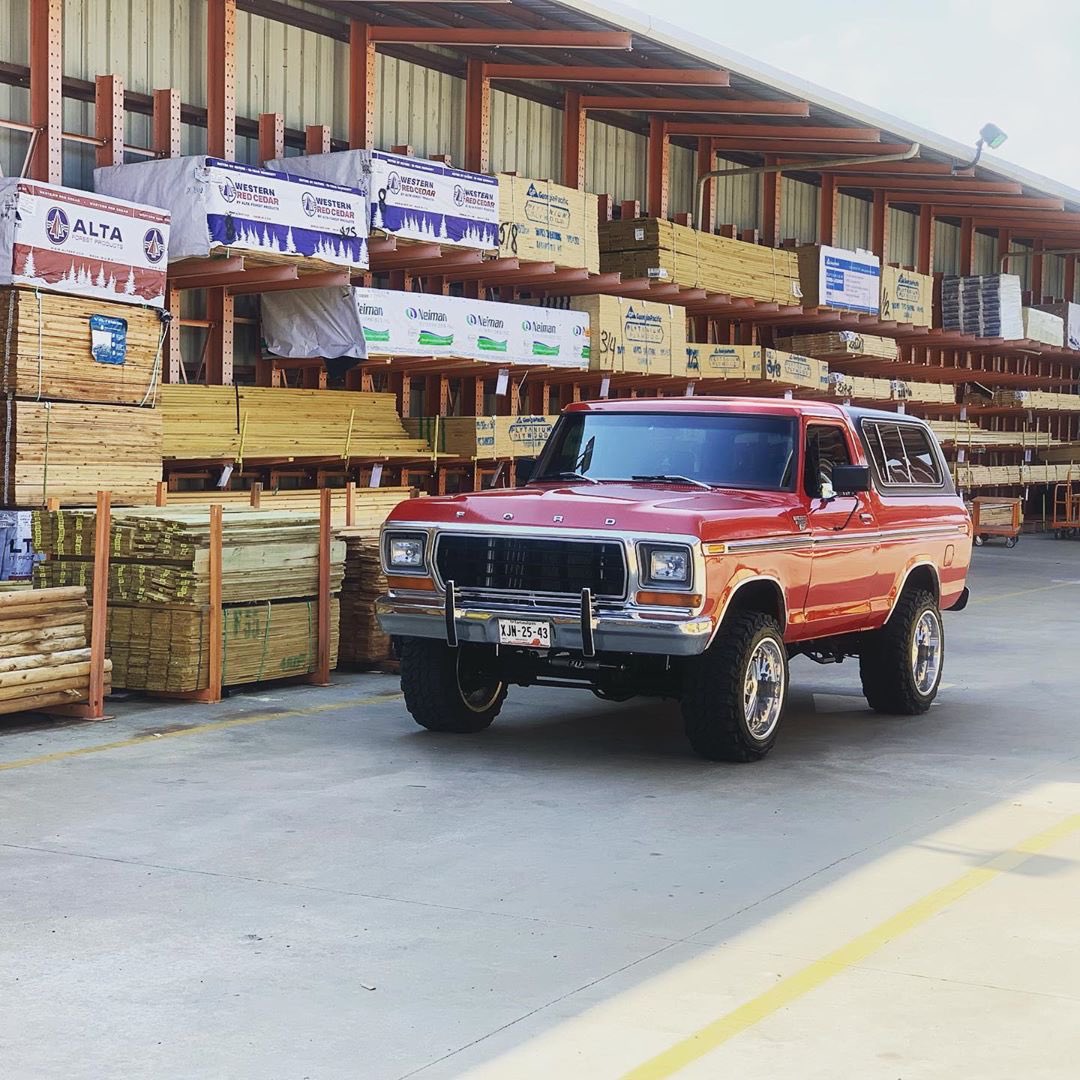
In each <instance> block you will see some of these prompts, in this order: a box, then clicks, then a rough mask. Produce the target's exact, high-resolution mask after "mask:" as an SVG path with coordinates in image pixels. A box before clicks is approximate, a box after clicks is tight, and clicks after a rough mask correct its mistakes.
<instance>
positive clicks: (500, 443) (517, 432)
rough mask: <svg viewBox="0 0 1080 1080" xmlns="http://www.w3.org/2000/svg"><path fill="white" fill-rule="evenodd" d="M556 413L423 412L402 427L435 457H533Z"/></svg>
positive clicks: (498, 458)
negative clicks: (506, 414) (525, 414)
mask: <svg viewBox="0 0 1080 1080" xmlns="http://www.w3.org/2000/svg"><path fill="white" fill-rule="evenodd" d="M557 419H558V417H557V416H425V417H415V418H410V419H408V420H406V421H405V427H406V428H407V429H408V430H409V431H410V432H411V433H412V434H413V435H415V436H417V438H421V439H423V440H424V442H425V443H426V444H427V445H428V446H429V447H430V448H431V453H432V454H433V455H434V456H436V457H438V456H441V455H444V454H445V455H447V456H448V457H456V458H469V459H471V460H481V461H497V460H500V459H502V458H534V457H536V456H537V454H539V453H540V451H541V450H543V448H544V444H545V443H546V442H547V440H548V436H550V435H551V429H552V427H553V426H554V424H555V421H556V420H557Z"/></svg>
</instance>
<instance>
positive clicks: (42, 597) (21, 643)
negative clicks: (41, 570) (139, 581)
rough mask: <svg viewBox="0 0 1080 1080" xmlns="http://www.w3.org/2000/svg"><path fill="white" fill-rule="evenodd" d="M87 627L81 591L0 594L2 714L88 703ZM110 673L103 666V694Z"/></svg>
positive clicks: (86, 608)
mask: <svg viewBox="0 0 1080 1080" xmlns="http://www.w3.org/2000/svg"><path fill="white" fill-rule="evenodd" d="M88 622H89V609H88V607H87V604H86V592H85V590H84V589H79V588H73V589H34V590H20V591H17V592H5V593H3V594H0V713H12V712H24V711H30V710H34V709H49V708H55V707H56V706H59V705H73V704H77V703H79V702H84V701H88V700H89V697H90V649H89V647H88V640H87V624H88ZM111 672H112V667H111V665H110V664H109V662H108V661H106V662H105V691H106V693H107V692H108V691H109V689H110V680H111Z"/></svg>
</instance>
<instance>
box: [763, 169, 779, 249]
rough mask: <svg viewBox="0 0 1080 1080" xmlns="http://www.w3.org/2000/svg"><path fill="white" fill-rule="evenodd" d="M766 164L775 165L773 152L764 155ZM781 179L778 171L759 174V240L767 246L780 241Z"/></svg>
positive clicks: (774, 244) (773, 245)
mask: <svg viewBox="0 0 1080 1080" xmlns="http://www.w3.org/2000/svg"><path fill="white" fill-rule="evenodd" d="M765 164H766V165H775V164H776V156H775V155H774V154H766V155H765ZM782 192H783V180H782V178H781V176H780V173H778V172H767V173H762V174H761V240H762V243H764V244H765V245H767V246H768V247H776V245H777V244H778V243H779V242H780V209H781V195H782Z"/></svg>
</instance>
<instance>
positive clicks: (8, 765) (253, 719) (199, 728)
mask: <svg viewBox="0 0 1080 1080" xmlns="http://www.w3.org/2000/svg"><path fill="white" fill-rule="evenodd" d="M399 697H401V694H400V692H394V691H392V692H390V693H386V694H374V695H373V696H371V697H364V698H353V699H352V700H351V701H332V702H328V703H327V704H325V705H312V706H311V707H310V708H308V709H289V710H288V711H287V712H264V713H249V714H248V715H246V716H235V717H233V718H232V719H231V720H213V721H211V722H210V723H207V724H195V725H194V726H192V727H186V728H178V729H176V730H175V731H162V732H160V733H150V734H148V735H133V736H132V737H131V738H130V739H117V740H116V741H115V742H107V743H96V744H95V745H93V746H80V747H77V748H76V749H74V750H57V751H55V752H54V753H52V754H39V755H38V756H37V757H29V758H21V759H19V760H18V761H0V772H4V771H6V770H7V769H29V768H30V767H31V766H33V765H48V764H51V763H52V762H54V761H66V760H67V759H68V758H76V757H85V756H86V755H87V754H104V753H105V752H106V751H107V750H124V749H126V748H127V747H129V746H142V744H143V743H148V742H157V741H158V740H160V739H179V738H181V737H184V736H187V735H205V734H207V733H208V732H211V731H225V730H226V729H228V728H236V727H249V726H250V725H251V724H265V723H267V722H268V721H270V720H293V719H296V718H297V717H302V716H316V715H318V714H319V713H325V712H334V711H335V710H338V709H351V708H354V707H356V706H360V705H378V704H380V703H381V702H385V701H392V700H393V699H394V698H399Z"/></svg>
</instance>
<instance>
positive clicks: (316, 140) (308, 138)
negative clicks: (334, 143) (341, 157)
mask: <svg viewBox="0 0 1080 1080" xmlns="http://www.w3.org/2000/svg"><path fill="white" fill-rule="evenodd" d="M304 153H305V154H329V153H330V128H329V127H328V126H327V125H326V124H308V126H307V128H306V129H305V130H304Z"/></svg>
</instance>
